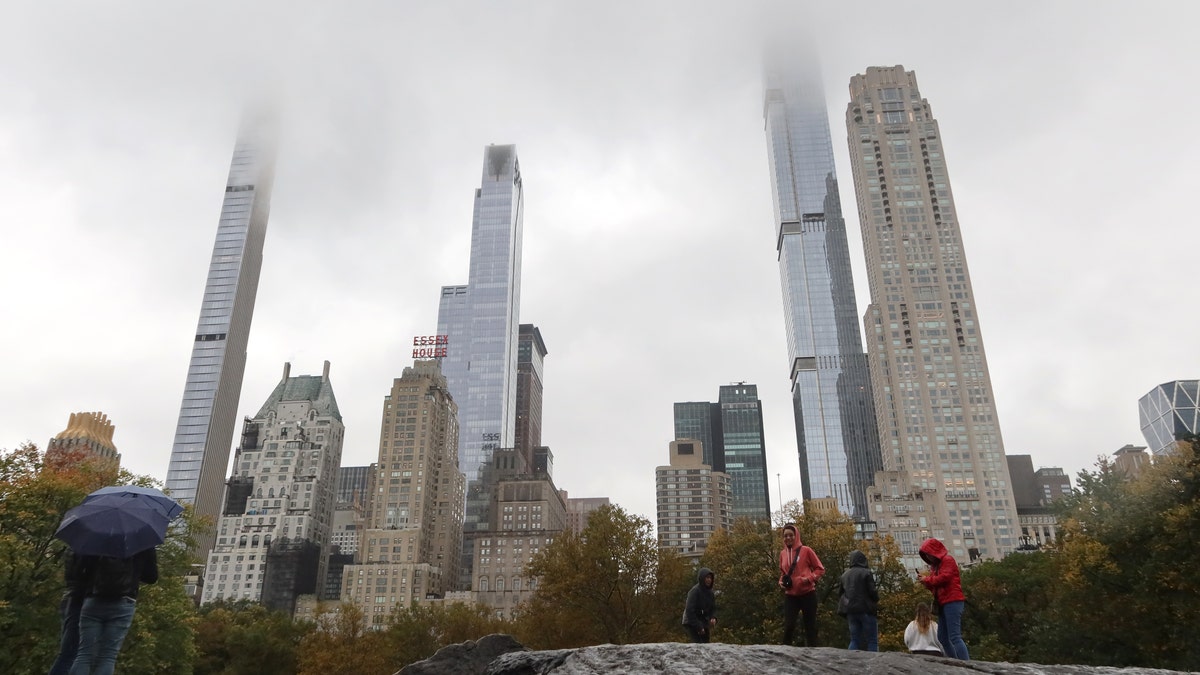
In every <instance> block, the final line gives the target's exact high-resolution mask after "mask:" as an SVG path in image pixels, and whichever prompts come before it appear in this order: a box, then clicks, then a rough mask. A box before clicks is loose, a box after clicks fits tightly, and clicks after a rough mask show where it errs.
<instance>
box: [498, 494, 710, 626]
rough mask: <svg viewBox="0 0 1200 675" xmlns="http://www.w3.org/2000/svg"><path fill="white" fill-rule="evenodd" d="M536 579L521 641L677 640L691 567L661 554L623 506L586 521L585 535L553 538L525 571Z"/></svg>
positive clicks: (521, 622) (645, 525)
mask: <svg viewBox="0 0 1200 675" xmlns="http://www.w3.org/2000/svg"><path fill="white" fill-rule="evenodd" d="M526 570H527V574H528V576H530V577H532V578H536V579H537V580H538V586H537V589H536V590H535V591H534V593H533V595H532V596H531V598H530V599H529V600H528V601H527V603H526V604H525V605H524V606H523V607H522V611H521V612H520V614H519V617H518V621H517V631H518V637H519V638H520V639H522V641H523V642H524V643H525V644H529V645H533V646H537V647H541V648H559V647H580V646H585V645H594V644H601V643H612V644H629V643H635V642H661V641H666V640H677V639H680V637H681V635H682V632H681V631H682V629H681V627H680V626H681V620H680V618H681V616H682V614H683V603H684V600H685V598H686V595H687V591H688V589H689V588H690V587H691V586H692V584H694V583H695V582H694V580H693V579H692V574H693V573H692V571H691V568H690V566H689V565H688V564H687V563H686V562H685V561H684V560H683V559H682V558H680V557H679V556H678V554H676V553H674V552H671V551H665V550H660V549H659V547H658V542H657V540H656V539H655V537H654V534H653V532H652V529H651V526H650V522H649V521H648V520H646V519H645V518H643V517H641V516H637V515H631V514H629V513H627V512H626V511H625V510H624V509H622V508H620V507H619V506H604V507H602V508H600V509H598V510H596V511H594V512H593V513H592V514H591V515H590V516H589V517H588V524H587V527H585V528H584V530H583V532H582V534H580V535H576V534H575V533H573V532H570V531H567V532H563V533H562V534H560V535H558V536H556V537H555V539H554V541H553V542H552V543H550V544H549V545H547V546H546V547H545V548H543V549H542V550H541V551H540V552H539V553H538V554H537V555H535V556H534V558H533V561H532V562H531V563H530V564H529V565H528V566H527V567H526Z"/></svg>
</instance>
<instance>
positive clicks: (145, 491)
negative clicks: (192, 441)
mask: <svg viewBox="0 0 1200 675" xmlns="http://www.w3.org/2000/svg"><path fill="white" fill-rule="evenodd" d="M182 511H183V507H182V506H180V505H179V504H178V503H177V502H176V501H175V500H173V499H171V498H170V497H167V496H166V495H165V494H163V493H162V492H161V491H159V490H154V489H152V488H139V487H134V486H122V487H113V488H103V489H101V490H97V491H96V492H93V493H92V494H90V495H88V496H87V498H86V499H84V501H83V503H82V504H80V505H79V506H76V507H75V508H73V509H71V510H70V511H68V512H67V515H66V516H65V517H64V518H63V521H62V524H60V525H59V527H58V531H57V532H56V533H55V536H56V537H58V538H59V539H61V540H63V541H65V542H66V543H67V545H69V546H70V547H71V549H72V551H73V553H74V555H73V556H71V558H73V559H74V561H73V563H72V564H74V565H77V568H76V570H75V572H76V574H77V577H76V582H75V589H76V590H77V592H79V593H82V595H83V603H82V605H81V607H80V611H79V646H78V651H77V654H76V656H75V662H74V663H73V664H72V666H71V670H70V673H71V675H112V672H113V670H114V668H115V667H116V661H117V654H119V653H120V651H121V644H122V643H123V642H124V641H125V636H126V634H128V632H129V627H130V625H132V623H133V615H134V611H135V610H136V609H137V596H138V589H139V587H140V586H141V584H143V583H148V584H152V583H154V582H156V581H158V554H157V552H156V550H155V547H156V546H158V545H159V544H161V543H163V541H164V540H165V539H166V532H167V525H168V524H169V523H170V522H171V520H172V519H173V518H174V517H175V516H177V515H179V513H180V512H182Z"/></svg>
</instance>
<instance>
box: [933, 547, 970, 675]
mask: <svg viewBox="0 0 1200 675" xmlns="http://www.w3.org/2000/svg"><path fill="white" fill-rule="evenodd" d="M920 553H921V559H922V560H924V561H925V562H926V563H928V564H929V573H928V574H923V575H921V577H920V579H921V583H923V584H925V588H928V589H929V591H930V592H931V593H933V605H934V606H935V607H937V613H938V622H937V623H938V642H941V643H942V648H943V649H945V650H946V656H952V657H954V658H956V659H961V660H963V661H970V660H971V656H970V654H968V653H967V643H965V642H963V637H962V615H963V606H964V605H965V604H966V599H967V596H965V595H963V591H962V580H961V579H960V578H959V573H958V562H956V561H955V560H954V557H953V556H951V555H950V552H949V551H947V550H946V545H945V544H943V543H942V542H940V541H938V540H937V539H933V538H932V537H931V538H929V539H926V540H925V541H924V542H922V543H921V549H920Z"/></svg>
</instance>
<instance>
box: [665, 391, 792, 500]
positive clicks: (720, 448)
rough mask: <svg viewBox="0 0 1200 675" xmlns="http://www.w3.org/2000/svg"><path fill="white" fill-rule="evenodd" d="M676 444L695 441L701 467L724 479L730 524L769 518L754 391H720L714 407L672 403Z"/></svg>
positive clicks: (759, 412)
mask: <svg viewBox="0 0 1200 675" xmlns="http://www.w3.org/2000/svg"><path fill="white" fill-rule="evenodd" d="M675 439H676V440H682V439H691V440H696V441H699V442H700V443H701V445H703V446H704V447H703V454H702V455H701V456H700V457H699V458H698V459H699V460H700V462H701V463H702V464H704V465H705V466H708V467H711V468H712V470H713V471H721V472H724V473H726V474H728V475H729V478H730V481H731V486H732V490H733V507H732V508H733V511H732V515H733V517H734V518H742V517H745V518H750V519H751V520H769V519H770V518H771V504H770V498H769V493H768V492H767V487H768V482H767V450H766V437H765V435H764V433H763V417H762V402H761V401H760V400H759V399H758V387H757V386H756V385H753V384H745V383H738V384H730V385H726V386H723V387H721V389H720V393H719V394H718V398H717V402H716V403H711V402H708V401H703V402H700V401H688V402H684V403H676V404H675ZM718 467H720V468H718Z"/></svg>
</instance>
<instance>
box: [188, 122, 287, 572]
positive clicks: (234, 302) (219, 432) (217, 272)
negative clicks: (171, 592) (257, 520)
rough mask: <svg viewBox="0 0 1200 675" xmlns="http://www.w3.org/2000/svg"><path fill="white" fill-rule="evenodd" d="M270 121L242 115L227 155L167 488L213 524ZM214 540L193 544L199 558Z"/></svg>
mask: <svg viewBox="0 0 1200 675" xmlns="http://www.w3.org/2000/svg"><path fill="white" fill-rule="evenodd" d="M274 138H275V136H274V120H273V118H272V117H271V116H270V115H258V116H247V117H246V119H245V120H244V121H243V123H242V128H241V129H240V131H239V132H238V140H237V144H236V145H235V146H234V149H233V162H232V165H231V166H230V168H229V179H228V180H227V181H226V182H225V199H224V203H223V204H222V206H221V220H220V221H219V223H218V225H217V240H216V243H215V244H213V252H212V260H211V262H210V263H209V267H208V282H207V283H206V285H205V287H204V300H203V302H202V303H201V305H200V321H199V324H198V325H197V327H196V335H195V338H194V340H195V341H194V344H193V347H192V359H191V362H190V363H189V364H188V373H187V383H186V384H185V385H184V388H183V403H182V405H181V406H180V410H179V422H178V425H177V426H176V428H175V442H174V444H173V445H172V447H171V461H170V465H169V466H168V467H167V482H166V486H167V488H168V489H169V490H170V491H171V496H173V497H175V498H176V499H179V500H181V501H185V502H191V503H193V504H195V507H196V515H198V516H209V517H211V518H213V520H214V522H215V520H216V518H217V516H219V515H220V511H221V499H222V496H223V494H224V486H225V468H226V466H228V464H229V449H230V446H231V445H232V443H233V427H234V423H235V422H236V421H237V407H238V399H239V398H240V397H241V393H242V375H243V373H244V372H245V370H246V344H247V342H248V341H249V339H250V320H251V318H253V316H254V298H255V295H256V294H257V293H258V276H259V271H260V270H261V269H262V251H263V240H264V239H265V238H266V234H267V216H268V215H269V213H270V210H271V186H272V183H273V181H274V172H275V144H274ZM211 547H212V536H211V535H208V536H206V537H204V538H203V539H202V540H201V541H200V542H199V544H198V546H197V548H198V550H199V551H200V552H201V553H203V552H206V551H207V550H208V549H209V548H211Z"/></svg>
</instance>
